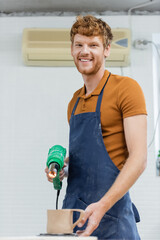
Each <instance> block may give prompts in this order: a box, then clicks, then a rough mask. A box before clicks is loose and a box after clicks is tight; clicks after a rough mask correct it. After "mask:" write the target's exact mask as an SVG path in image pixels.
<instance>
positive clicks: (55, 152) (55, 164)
mask: <svg viewBox="0 0 160 240" xmlns="http://www.w3.org/2000/svg"><path fill="white" fill-rule="evenodd" d="M65 156H66V149H65V148H63V147H62V146H61V145H54V146H53V147H51V148H50V149H49V152H48V158H47V163H46V165H47V167H48V169H49V170H48V174H49V177H51V178H52V179H53V186H54V189H55V190H57V201H56V209H58V196H59V193H60V190H61V188H62V182H61V181H60V178H59V172H60V171H61V170H62V168H63V165H64V159H65Z"/></svg>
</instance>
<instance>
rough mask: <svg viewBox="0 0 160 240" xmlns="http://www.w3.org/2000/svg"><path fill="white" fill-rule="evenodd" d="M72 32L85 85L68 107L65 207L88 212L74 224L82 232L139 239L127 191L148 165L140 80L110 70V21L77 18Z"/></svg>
mask: <svg viewBox="0 0 160 240" xmlns="http://www.w3.org/2000/svg"><path fill="white" fill-rule="evenodd" d="M70 35H71V43H72V44H71V53H72V56H73V59H74V62H75V65H76V67H77V69H78V71H79V72H80V73H81V74H82V78H83V80H84V86H83V87H82V88H81V89H79V90H78V91H76V92H75V93H74V95H73V98H72V99H71V101H70V103H69V105H68V121H69V124H70V139H69V160H68V161H69V175H68V186H67V191H66V196H65V199H64V202H63V208H80V209H84V210H85V216H84V218H83V219H82V221H81V222H80V224H79V225H78V227H79V228H75V231H77V233H78V234H79V235H81V236H90V235H94V236H97V237H98V238H99V239H116V240H117V239H123V240H124V239H125V240H138V239H140V237H139V234H138V231H137V226H136V222H138V221H140V219H139V214H138V211H137V209H136V207H135V205H134V204H132V202H131V199H130V195H129V192H128V191H129V189H130V188H131V186H132V185H133V184H134V183H135V182H136V180H137V179H138V178H139V176H140V175H141V174H142V172H143V171H144V169H145V166H146V158H147V156H146V155H147V143H146V142H147V141H146V128H147V124H146V114H147V113H146V106H145V100H144V96H143V92H142V90H141V88H140V86H139V85H138V83H137V82H136V81H135V80H133V79H131V78H129V77H124V76H118V75H114V74H112V73H110V72H109V71H107V70H105V60H106V58H107V57H108V56H109V53H110V44H111V41H112V37H113V36H112V32H111V28H110V27H109V26H108V24H106V23H105V22H104V21H102V20H101V19H97V18H95V17H93V16H84V17H82V16H78V17H77V20H76V22H75V23H74V24H73V26H72V29H71V33H70ZM46 173H47V170H46ZM63 176H64V171H62V172H61V178H63ZM47 177H48V175H47ZM48 179H49V178H48ZM49 180H50V179H49ZM77 217H78V216H76V215H75V216H74V220H76V219H77Z"/></svg>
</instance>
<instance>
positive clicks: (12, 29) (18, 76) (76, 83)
mask: <svg viewBox="0 0 160 240" xmlns="http://www.w3.org/2000/svg"><path fill="white" fill-rule="evenodd" d="M103 19H104V20H106V21H107V22H108V23H109V25H110V26H111V27H112V28H115V27H130V24H129V19H128V17H127V16H108V17H107V16H105V17H103ZM74 20H75V18H74V17H24V18H23V17H17V18H16V17H12V18H7V17H5V18H1V19H0V29H1V30H0V72H1V77H0V236H20V235H36V234H39V233H44V232H45V231H46V210H47V209H49V208H51V209H53V208H55V198H56V191H55V190H53V187H52V184H50V183H48V182H47V180H46V177H45V173H44V168H45V163H46V158H47V153H48V149H49V148H50V147H51V146H52V145H54V144H61V145H63V146H64V147H66V148H67V149H68V130H69V129H68V123H67V103H68V101H69V99H70V98H71V97H72V93H73V92H74V91H75V90H76V89H77V88H80V87H81V86H82V85H83V81H82V79H81V76H80V74H79V73H78V72H77V70H76V69H75V68H53V67H52V68H45V67H44V68H40V67H26V66H24V65H23V62H22V57H21V40H22V31H23V29H24V28H26V27H27V28H31V27H41V28H43V27H44V28H52V27H62V28H69V27H70V26H71V25H72V23H73V21H74ZM131 20H132V21H131V26H132V39H133V40H134V39H137V38H145V39H147V40H152V34H153V33H156V32H160V24H159V23H160V16H133V17H132V19H131ZM109 70H111V71H112V72H113V73H117V74H121V70H120V69H119V68H113V69H111V68H110V69H109ZM123 72H124V75H128V76H130V77H132V78H134V79H136V80H137V81H138V83H139V84H140V85H141V87H142V89H143V91H144V94H145V97H146V104H147V110H148V142H150V140H151V138H152V134H153V129H154V116H153V112H154V111H153V74H152V48H151V47H149V48H148V49H146V50H145V51H140V50H136V49H132V54H131V67H129V68H124V70H123ZM155 172H156V170H155V153H154V144H153V145H152V146H151V148H150V149H149V151H148V167H147V169H146V171H145V173H144V174H143V175H142V177H141V178H140V179H139V180H138V181H137V183H136V184H135V186H134V187H133V188H132V190H131V195H132V198H133V201H134V203H135V204H136V205H137V207H138V209H139V212H140V214H141V220H142V221H141V223H139V224H138V227H139V231H140V234H141V237H142V239H143V240H151V239H152V240H158V239H160V228H159V226H160V204H159V203H160V178H158V177H156V175H155ZM65 187H66V181H64V184H63V191H62V192H61V198H60V205H61V204H62V199H63V196H64V194H65Z"/></svg>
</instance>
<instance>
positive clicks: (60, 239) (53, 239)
mask: <svg viewBox="0 0 160 240" xmlns="http://www.w3.org/2000/svg"><path fill="white" fill-rule="evenodd" d="M56 239H57V240H98V239H97V237H74V236H72V237H71V236H54V237H53V236H40V237H39V236H33V237H32V236H31V237H0V240H56Z"/></svg>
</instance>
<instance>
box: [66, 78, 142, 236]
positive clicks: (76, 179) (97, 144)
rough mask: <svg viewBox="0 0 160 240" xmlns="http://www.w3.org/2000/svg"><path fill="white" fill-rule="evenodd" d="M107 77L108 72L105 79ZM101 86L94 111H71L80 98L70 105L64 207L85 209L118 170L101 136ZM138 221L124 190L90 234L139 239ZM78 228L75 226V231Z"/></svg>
mask: <svg viewBox="0 0 160 240" xmlns="http://www.w3.org/2000/svg"><path fill="white" fill-rule="evenodd" d="M109 77H110V74H109V76H108V78H107V81H108V79H109ZM107 81H106V83H107ZM106 83H105V84H104V87H105V85H106ZM104 87H103V88H102V90H101V93H100V95H99V96H98V101H97V106H96V111H95V112H86V113H81V114H77V115H74V113H75V110H76V107H77V105H78V101H79V98H78V99H77V102H76V104H75V106H74V108H73V111H72V115H71V119H70V139H69V176H68V186H67V190H66V196H65V199H64V201H63V208H80V209H85V208H86V207H87V206H88V205H89V204H91V203H94V202H97V201H99V200H100V199H101V198H102V197H103V196H104V195H105V193H106V192H107V191H108V190H109V189H110V187H111V186H112V184H113V183H114V181H115V179H116V178H117V176H118V174H119V170H118V168H117V167H116V166H115V165H114V163H113V161H112V160H111V158H110V157H109V155H108V153H107V150H106V147H105V145H104V141H103V136H102V129H101V119H100V106H101V101H102V96H103V90H104ZM77 218H78V213H75V214H74V216H73V219H74V221H76V220H77ZM138 221H140V220H139V214H138V211H137V209H136V207H135V206H134V205H133V204H132V202H131V199H130V196H129V192H127V193H126V194H125V195H124V196H123V197H122V198H121V199H120V200H119V201H118V202H117V203H116V204H115V205H114V206H113V207H112V208H111V209H110V210H109V211H108V212H107V213H106V214H105V215H104V217H103V218H102V220H101V222H100V224H99V227H98V228H97V229H96V230H95V231H94V232H93V233H92V236H97V237H98V239H116V240H117V239H121V240H123V239H124V240H139V239H140V237H139V234H138V231H137V226H136V222H138ZM86 225H87V222H86V224H85V225H84V226H83V227H82V228H80V230H83V229H85V228H86ZM78 229H79V228H78V227H76V228H75V229H74V232H76V231H77V230H78Z"/></svg>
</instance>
